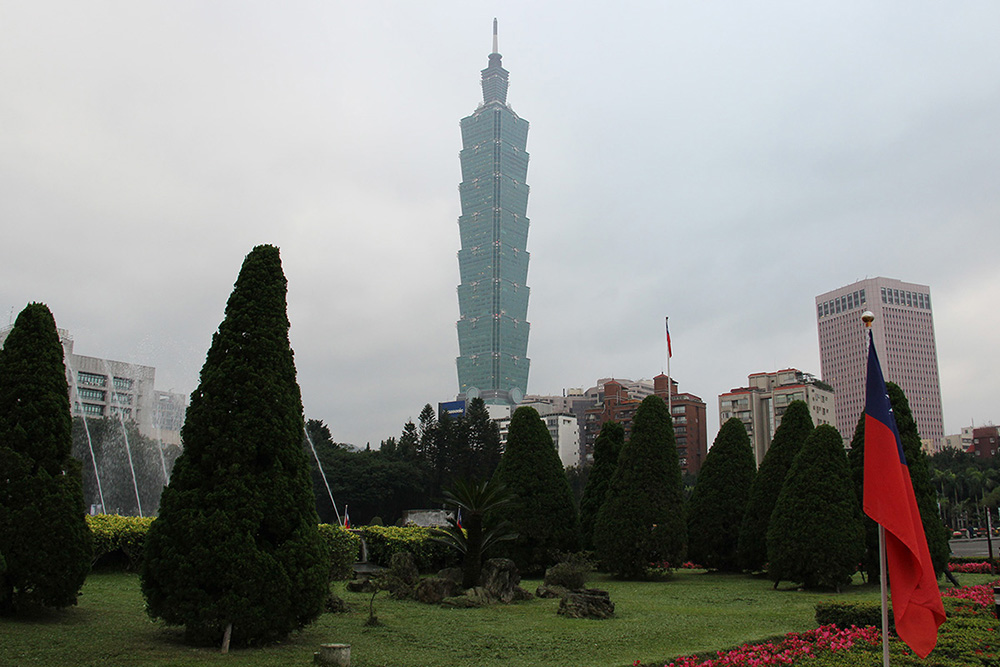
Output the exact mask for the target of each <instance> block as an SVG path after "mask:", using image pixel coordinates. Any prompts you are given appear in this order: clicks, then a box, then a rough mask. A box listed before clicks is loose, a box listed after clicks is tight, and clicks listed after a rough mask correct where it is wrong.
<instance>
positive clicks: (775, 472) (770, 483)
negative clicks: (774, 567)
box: [737, 401, 813, 572]
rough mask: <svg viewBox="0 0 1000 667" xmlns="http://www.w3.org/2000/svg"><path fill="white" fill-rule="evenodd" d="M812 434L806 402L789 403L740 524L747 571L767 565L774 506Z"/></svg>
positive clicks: (741, 550) (742, 560)
mask: <svg viewBox="0 0 1000 667" xmlns="http://www.w3.org/2000/svg"><path fill="white" fill-rule="evenodd" d="M812 431H813V420H812V416H811V415H810V414H809V406H808V405H806V403H805V401H792V402H791V403H789V404H788V408H787V409H786V410H785V414H783V415H782V416H781V424H779V425H778V428H777V430H776V431H775V432H774V438H773V439H772V440H771V446H770V447H768V449H767V453H766V454H765V455H764V460H763V461H761V462H760V468H758V469H757V476H756V477H754V481H753V484H752V485H751V486H750V499H749V500H748V501H747V508H746V511H745V512H744V513H743V520H742V522H741V523H740V537H739V546H738V548H737V552H738V554H739V560H740V567H742V568H743V569H744V570H749V571H751V572H757V571H760V570H763V569H764V567H765V566H766V565H767V527H768V525H770V523H771V513H772V512H773V511H774V503H775V502H777V500H778V494H780V493H781V487H782V486H783V485H784V483H785V476H786V475H787V474H788V469H789V468H791V467H792V461H794V460H795V456H796V455H797V454H798V453H799V450H801V449H802V443H804V442H805V441H806V438H808V437H809V434H810V433H812Z"/></svg>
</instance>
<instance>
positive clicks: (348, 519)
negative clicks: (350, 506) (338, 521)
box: [344, 505, 351, 528]
mask: <svg viewBox="0 0 1000 667" xmlns="http://www.w3.org/2000/svg"><path fill="white" fill-rule="evenodd" d="M350 527H351V516H350V515H349V514H348V513H347V505H344V528H350Z"/></svg>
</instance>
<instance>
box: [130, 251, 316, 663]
mask: <svg viewBox="0 0 1000 667" xmlns="http://www.w3.org/2000/svg"><path fill="white" fill-rule="evenodd" d="M285 295H286V281H285V276H284V274H283V273H282V270H281V260H280V258H279V254H278V249H277V248H275V247H273V246H258V247H256V248H254V249H253V251H251V252H250V254H248V255H247V257H246V259H245V261H244V262H243V267H242V269H241V270H240V274H239V277H238V278H237V280H236V285H235V288H234V289H233V292H232V295H231V296H230V297H229V302H228V304H227V306H226V315H225V319H224V320H223V321H222V323H221V324H220V325H219V330H218V332H217V333H216V334H215V336H214V337H213V338H212V345H211V347H210V348H209V350H208V355H207V357H206V360H205V365H204V366H203V367H202V370H201V381H200V383H199V385H198V388H197V389H195V391H194V392H193V393H192V394H191V401H190V407H189V408H188V410H187V417H186V420H185V423H184V427H183V429H182V431H181V435H182V437H183V440H184V453H183V454H181V456H180V457H179V458H178V459H177V462H176V464H175V466H174V470H173V474H172V476H171V480H170V485H169V486H168V487H167V488H166V489H164V491H163V496H162V500H161V507H160V515H159V518H158V519H157V521H155V522H154V523H153V525H152V526H151V527H150V531H149V537H148V539H147V544H146V559H145V563H144V567H143V571H142V589H143V594H144V595H145V597H146V603H147V610H148V612H149V614H150V615H151V616H152V617H154V618H161V619H163V620H165V621H166V622H167V623H170V624H178V625H183V626H184V628H185V634H186V636H187V637H188V638H189V639H190V640H193V641H198V642H218V641H220V640H221V639H222V638H223V637H224V636H228V632H227V629H231V632H232V635H231V640H232V642H233V643H234V644H235V645H248V644H258V643H262V642H267V641H273V640H277V639H280V638H282V637H285V636H286V635H288V633H289V632H291V631H292V630H295V629H297V628H301V627H302V626H304V625H305V624H306V623H308V622H310V621H311V620H313V619H314V618H315V617H316V616H317V615H318V614H319V613H320V611H321V609H322V605H323V601H324V598H325V596H326V592H327V584H328V575H329V567H328V563H327V558H326V553H325V548H324V544H323V542H322V540H321V538H320V535H319V531H318V528H317V524H318V520H317V516H316V510H315V505H314V498H313V494H312V491H311V488H310V484H309V465H308V461H307V459H306V454H305V452H304V451H303V449H302V439H303V419H302V400H301V396H300V393H299V387H298V383H297V382H296V379H295V364H294V362H293V358H292V350H291V347H290V346H289V343H288V327H289V324H288V317H287V314H286V303H285Z"/></svg>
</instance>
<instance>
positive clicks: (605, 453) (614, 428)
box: [580, 421, 625, 549]
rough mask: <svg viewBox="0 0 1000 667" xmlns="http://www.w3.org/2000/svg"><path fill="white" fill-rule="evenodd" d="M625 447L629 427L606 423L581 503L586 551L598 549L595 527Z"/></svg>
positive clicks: (597, 440)
mask: <svg viewBox="0 0 1000 667" xmlns="http://www.w3.org/2000/svg"><path fill="white" fill-rule="evenodd" d="M624 445H625V427H623V426H622V425H621V424H619V423H618V422H616V421H607V422H604V425H603V426H601V432H600V433H599V434H598V436H597V439H596V440H594V464H593V466H591V468H590V474H589V475H588V476H587V484H586V486H584V487H583V498H582V499H581V500H580V537H581V540H582V542H583V548H584V549H593V548H594V524H595V523H596V521H597V514H598V512H600V510H601V505H603V504H604V499H605V497H607V494H608V488H609V487H610V486H611V478H612V477H613V476H614V474H615V470H616V469H617V468H618V456H619V455H620V454H621V451H622V447H623V446H624Z"/></svg>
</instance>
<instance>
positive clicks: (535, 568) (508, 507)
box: [496, 407, 580, 575]
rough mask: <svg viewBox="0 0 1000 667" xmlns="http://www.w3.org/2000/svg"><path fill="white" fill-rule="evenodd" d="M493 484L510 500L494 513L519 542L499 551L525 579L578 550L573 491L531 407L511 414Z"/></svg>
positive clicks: (541, 423)
mask: <svg viewBox="0 0 1000 667" xmlns="http://www.w3.org/2000/svg"><path fill="white" fill-rule="evenodd" d="M496 479H497V480H499V482H500V483H501V484H502V485H503V486H505V487H506V488H507V490H508V491H509V492H510V494H511V495H512V496H513V498H512V499H511V501H510V502H508V503H506V504H504V505H503V506H502V507H500V508H498V509H497V510H496V514H497V516H498V517H500V518H503V519H506V520H507V521H510V523H511V524H513V530H514V532H516V533H517V537H516V538H514V539H513V540H510V541H508V542H504V543H503V544H500V545H498V546H497V549H496V550H497V553H498V554H500V555H503V556H506V557H508V558H510V559H511V560H513V561H514V563H515V564H516V565H517V567H518V569H519V570H520V571H521V573H522V574H525V575H540V574H542V573H543V572H545V568H546V567H548V566H549V565H552V564H553V563H555V562H556V561H557V559H558V554H559V553H560V552H567V551H576V550H577V549H578V548H579V541H580V536H579V532H580V531H579V528H580V525H579V521H578V519H577V514H576V506H575V505H574V503H573V492H572V491H571V490H570V488H569V480H567V479H566V471H565V470H564V469H563V465H562V461H560V460H559V453H558V452H557V451H556V448H555V446H554V445H553V444H552V436H551V435H549V429H548V427H546V426H545V422H543V421H542V418H541V417H539V416H538V412H536V411H535V409H534V408H529V407H520V408H518V409H517V410H515V411H514V416H513V417H512V418H511V420H510V428H509V430H508V432H507V448H506V449H505V450H504V453H503V457H502V458H501V459H500V465H499V466H498V467H497V471H496Z"/></svg>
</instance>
